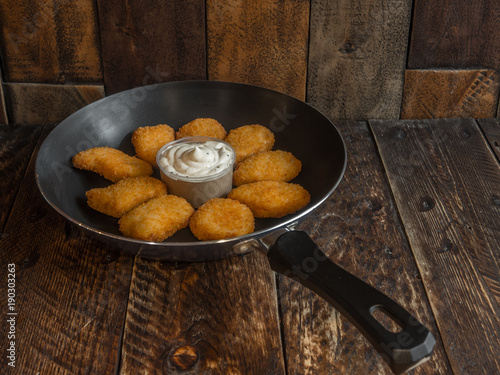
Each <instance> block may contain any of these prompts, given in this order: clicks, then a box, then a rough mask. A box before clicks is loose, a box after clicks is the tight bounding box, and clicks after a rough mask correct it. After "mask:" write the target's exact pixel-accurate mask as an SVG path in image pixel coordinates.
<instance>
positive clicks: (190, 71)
mask: <svg viewBox="0 0 500 375" xmlns="http://www.w3.org/2000/svg"><path fill="white" fill-rule="evenodd" d="M97 5H98V10H99V22H100V35H101V43H102V63H103V68H104V83H105V87H106V94H107V95H109V94H113V93H116V92H119V91H123V90H126V89H130V88H133V87H138V86H145V85H150V84H155V83H159V82H165V81H177V80H189V79H206V48H205V2H204V1H200V0H186V1H174V0H166V1H161V2H155V3H154V5H153V4H152V3H150V2H148V1H145V0H140V1H128V0H97Z"/></svg>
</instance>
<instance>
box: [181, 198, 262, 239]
mask: <svg viewBox="0 0 500 375" xmlns="http://www.w3.org/2000/svg"><path fill="white" fill-rule="evenodd" d="M189 228H190V229H191V232H193V234H194V235H195V237H196V238H198V239H199V240H202V241H209V240H222V239H224V238H231V237H237V236H243V235H244V234H248V233H252V232H253V231H254V228H255V220H254V217H253V214H252V211H251V210H250V208H248V206H245V205H244V204H242V203H240V202H238V201H236V200H233V199H227V198H214V199H210V200H209V201H207V202H205V203H204V204H203V205H202V206H201V207H200V208H198V210H197V211H196V212H195V213H194V214H193V216H192V217H191V219H190V220H189Z"/></svg>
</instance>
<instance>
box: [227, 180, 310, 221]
mask: <svg viewBox="0 0 500 375" xmlns="http://www.w3.org/2000/svg"><path fill="white" fill-rule="evenodd" d="M227 197H228V198H230V199H236V200H237V201H239V202H241V203H243V204H246V205H247V206H248V207H250V209H251V210H252V213H253V215H254V216H255V217H257V218H264V217H275V218H278V217H283V216H285V215H288V214H291V213H294V212H296V211H298V210H300V209H301V208H303V207H305V206H306V205H307V204H308V203H309V202H310V200H311V195H310V194H309V192H308V191H307V190H306V189H304V188H303V187H302V186H300V185H298V184H292V183H290V182H283V181H259V182H252V183H250V184H245V185H241V186H239V187H237V188H235V189H233V190H231V192H229V194H228V195H227Z"/></svg>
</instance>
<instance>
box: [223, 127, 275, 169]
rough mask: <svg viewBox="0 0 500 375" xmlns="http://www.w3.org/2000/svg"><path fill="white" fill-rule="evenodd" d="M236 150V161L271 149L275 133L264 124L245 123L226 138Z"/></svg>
mask: <svg viewBox="0 0 500 375" xmlns="http://www.w3.org/2000/svg"><path fill="white" fill-rule="evenodd" d="M224 140H225V141H226V142H227V143H229V144H230V145H231V146H232V147H233V149H234V151H235V152H236V163H239V162H240V161H242V160H243V159H246V158H248V157H249V156H252V155H254V154H257V153H259V152H264V151H269V150H270V149H272V148H273V145H274V134H273V132H272V131H270V130H269V129H268V128H266V127H265V126H262V125H244V126H240V127H239V128H236V129H233V130H231V131H230V132H229V134H228V135H227V137H226V138H225V139H224Z"/></svg>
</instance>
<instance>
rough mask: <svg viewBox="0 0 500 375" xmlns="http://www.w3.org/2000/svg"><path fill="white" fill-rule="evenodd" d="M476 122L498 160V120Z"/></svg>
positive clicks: (499, 140)
mask: <svg viewBox="0 0 500 375" xmlns="http://www.w3.org/2000/svg"><path fill="white" fill-rule="evenodd" d="M478 122H479V125H480V126H481V129H482V130H483V133H484V136H485V137H486V139H487V140H488V142H489V144H490V146H491V148H492V150H493V152H494V153H495V155H496V156H497V158H498V159H499V160H500V119H479V120H478Z"/></svg>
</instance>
